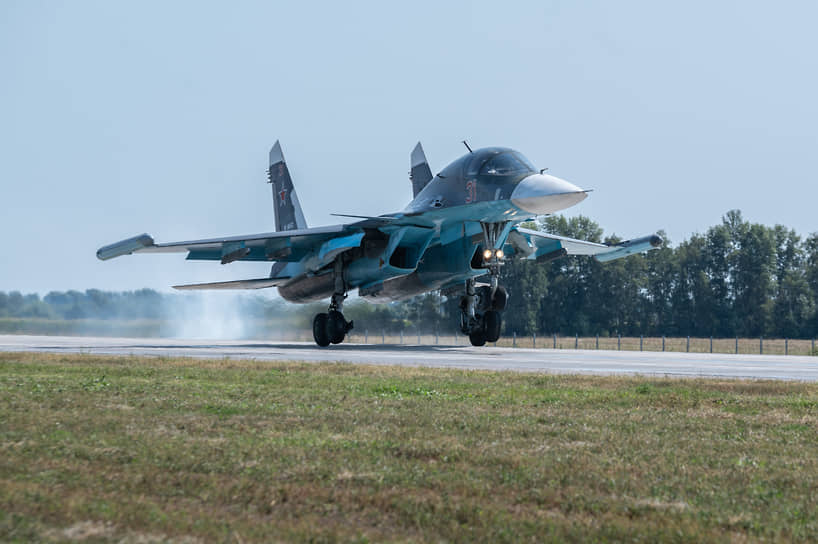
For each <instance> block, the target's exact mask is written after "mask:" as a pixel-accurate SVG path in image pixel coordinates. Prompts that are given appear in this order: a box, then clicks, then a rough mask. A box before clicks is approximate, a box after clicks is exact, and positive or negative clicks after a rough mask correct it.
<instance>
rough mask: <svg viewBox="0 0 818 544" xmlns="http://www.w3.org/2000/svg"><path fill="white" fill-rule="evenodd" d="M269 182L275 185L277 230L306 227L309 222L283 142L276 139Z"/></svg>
mask: <svg viewBox="0 0 818 544" xmlns="http://www.w3.org/2000/svg"><path fill="white" fill-rule="evenodd" d="M267 183H271V184H272V185H273V212H274V213H275V221H276V231H283V230H297V229H306V228H307V222H306V221H305V220H304V213H303V212H302V211H301V203H300V202H298V195H296V194H295V187H293V180H292V178H291V177H290V170H289V169H288V168H287V163H286V162H285V161H284V154H283V153H282V152H281V144H280V143H278V140H276V143H275V145H273V147H272V149H270V167H269V168H268V169H267Z"/></svg>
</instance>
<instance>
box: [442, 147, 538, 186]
mask: <svg viewBox="0 0 818 544" xmlns="http://www.w3.org/2000/svg"><path fill="white" fill-rule="evenodd" d="M536 172H537V169H536V168H534V165H533V164H531V161H529V160H528V159H527V158H525V157H524V156H523V155H522V153H520V152H518V151H514V150H513V149H509V148H507V147H487V148H484V149H476V150H475V151H474V152H473V153H469V154H468V155H465V156H463V157H461V158H460V159H458V160H456V161H455V162H453V163H451V164H450V165H449V166H447V167H446V168H444V169H443V171H442V172H441V173H440V175H441V177H444V178H453V177H460V176H463V177H465V178H474V177H477V176H497V177H500V176H504V177H509V176H513V177H522V176H527V175H529V174H534V173H536Z"/></svg>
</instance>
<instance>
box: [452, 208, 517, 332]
mask: <svg viewBox="0 0 818 544" xmlns="http://www.w3.org/2000/svg"><path fill="white" fill-rule="evenodd" d="M482 227H483V248H484V250H483V251H484V253H483V263H484V267H485V268H488V273H489V284H488V285H485V284H483V285H479V286H478V285H476V284H475V281H474V279H473V278H469V279H467V280H466V294H465V295H464V296H463V298H462V299H460V330H461V331H463V334H467V335H468V336H469V341H470V342H471V344H472V345H473V346H484V345H485V344H486V342H496V341H497V340H498V339H499V338H500V331H501V330H502V328H503V320H502V316H501V314H500V312H502V311H503V310H505V309H506V303H507V302H508V291H506V289H505V288H504V287H500V285H499V277H500V267H501V266H502V265H503V261H502V259H503V252H502V250H500V249H499V248H497V246H498V245H499V244H498V240H499V238H500V235H501V233H502V232H503V230H504V228H505V223H483V224H482Z"/></svg>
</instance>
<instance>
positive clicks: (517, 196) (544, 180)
mask: <svg viewBox="0 0 818 544" xmlns="http://www.w3.org/2000/svg"><path fill="white" fill-rule="evenodd" d="M587 197H588V193H587V192H585V191H583V190H582V189H580V188H579V187H577V186H576V185H574V184H573V183H570V182H567V181H565V180H564V179H560V178H558V177H555V176H550V175H548V174H532V175H530V176H528V177H527V178H524V179H523V180H522V181H520V183H518V184H517V187H515V188H514V191H513V192H512V193H511V203H512V204H514V205H515V206H517V207H518V208H520V209H521V210H524V211H526V212H530V213H535V214H537V215H543V214H547V213H554V212H557V211H559V210H564V209H565V208H569V207H571V206H573V205H574V204H577V203H578V202H582V201H583V200H585V199H586V198H587Z"/></svg>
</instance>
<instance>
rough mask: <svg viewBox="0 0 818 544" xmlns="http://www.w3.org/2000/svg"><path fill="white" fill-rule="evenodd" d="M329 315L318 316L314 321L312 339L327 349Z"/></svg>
mask: <svg viewBox="0 0 818 544" xmlns="http://www.w3.org/2000/svg"><path fill="white" fill-rule="evenodd" d="M327 318H328V316H327V314H316V316H315V317H314V318H313V320H312V337H313V338H314V339H315V343H316V344H318V345H319V346H321V347H322V348H325V347H327V346H328V345H329V341H330V338H329V335H328V334H327Z"/></svg>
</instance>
